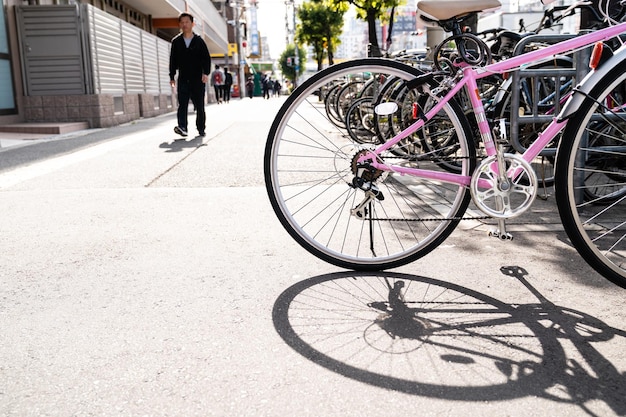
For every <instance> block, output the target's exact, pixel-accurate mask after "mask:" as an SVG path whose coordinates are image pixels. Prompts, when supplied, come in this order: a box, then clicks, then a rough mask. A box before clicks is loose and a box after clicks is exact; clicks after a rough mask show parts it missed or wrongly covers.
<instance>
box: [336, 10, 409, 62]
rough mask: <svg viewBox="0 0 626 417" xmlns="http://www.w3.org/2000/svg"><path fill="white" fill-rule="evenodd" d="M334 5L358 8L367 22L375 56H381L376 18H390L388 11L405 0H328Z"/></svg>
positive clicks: (357, 14) (382, 19)
mask: <svg viewBox="0 0 626 417" xmlns="http://www.w3.org/2000/svg"><path fill="white" fill-rule="evenodd" d="M328 1H329V2H330V4H332V5H333V6H337V7H339V6H340V5H342V4H345V3H348V4H352V5H354V7H355V8H356V16H357V18H359V19H361V20H365V21H366V22H367V32H368V39H369V43H370V44H371V47H372V55H373V56H381V55H382V54H381V52H380V46H379V45H378V37H377V36H376V20H377V19H380V20H381V21H387V20H389V16H388V14H387V11H388V10H389V9H392V8H394V7H397V6H399V5H400V4H402V3H403V0H328Z"/></svg>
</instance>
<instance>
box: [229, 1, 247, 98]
mask: <svg viewBox="0 0 626 417" xmlns="http://www.w3.org/2000/svg"><path fill="white" fill-rule="evenodd" d="M241 1H242V0H235V2H234V3H230V7H233V8H234V10H235V13H234V15H233V20H229V21H228V23H229V24H231V25H233V26H234V27H235V42H237V64H238V65H237V68H238V70H237V83H238V85H239V99H240V100H243V98H244V97H245V88H246V79H245V77H246V74H245V69H244V67H245V65H246V60H245V59H244V57H243V47H242V46H241V23H242V19H241V7H240V6H241V4H240V2H241Z"/></svg>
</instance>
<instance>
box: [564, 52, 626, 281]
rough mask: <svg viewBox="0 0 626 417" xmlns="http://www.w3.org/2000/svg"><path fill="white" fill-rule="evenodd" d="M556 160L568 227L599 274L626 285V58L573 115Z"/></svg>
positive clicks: (577, 247)
mask: <svg viewBox="0 0 626 417" xmlns="http://www.w3.org/2000/svg"><path fill="white" fill-rule="evenodd" d="M563 138H567V140H562V141H561V144H560V148H559V152H558V154H557V160H556V169H557V171H556V184H555V192H556V201H557V205H558V207H559V213H560V216H561V219H562V221H563V226H564V228H565V231H566V232H567V235H568V236H569V238H570V240H571V242H572V244H573V245H574V247H576V249H577V250H578V252H579V253H580V255H581V256H582V257H583V258H584V259H585V261H587V262H588V263H589V265H591V267H593V268H594V269H595V270H596V271H597V272H599V273H600V274H601V275H603V276H604V277H605V278H607V279H609V280H610V281H612V282H614V283H615V284H617V285H619V286H621V287H624V288H626V61H624V62H622V63H620V65H617V66H616V67H615V68H614V69H612V70H611V71H610V72H609V73H608V74H607V76H605V77H604V78H603V79H602V80H601V81H600V82H599V83H598V85H597V86H596V87H594V89H593V91H591V93H590V94H589V96H588V97H587V98H586V99H585V101H584V102H583V104H582V105H581V106H580V108H579V110H578V112H577V113H576V114H575V115H574V116H573V117H572V118H571V119H570V121H569V122H568V124H567V127H566V128H565V131H564V133H563Z"/></svg>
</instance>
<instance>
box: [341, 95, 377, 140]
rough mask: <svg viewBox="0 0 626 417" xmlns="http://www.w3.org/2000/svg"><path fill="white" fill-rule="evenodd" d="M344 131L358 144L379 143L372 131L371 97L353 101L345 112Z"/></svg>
mask: <svg viewBox="0 0 626 417" xmlns="http://www.w3.org/2000/svg"><path fill="white" fill-rule="evenodd" d="M346 130H347V131H348V134H349V135H350V137H351V138H352V139H354V141H356V142H358V143H373V144H378V143H380V138H379V137H378V136H377V135H376V131H375V129H374V105H373V103H372V98H371V97H363V98H359V99H357V100H355V101H354V102H353V103H352V105H351V106H350V108H349V109H348V111H347V112H346Z"/></svg>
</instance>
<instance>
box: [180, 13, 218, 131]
mask: <svg viewBox="0 0 626 417" xmlns="http://www.w3.org/2000/svg"><path fill="white" fill-rule="evenodd" d="M178 26H179V28H180V33H179V34H178V35H176V36H174V38H173V39H172V47H171V52H170V85H171V86H172V88H174V87H177V89H176V94H177V96H178V112H177V117H178V126H176V127H175V128H174V132H176V133H177V134H179V135H181V136H183V137H185V136H187V116H188V114H187V113H188V111H187V109H188V107H189V100H191V102H192V103H193V105H194V107H195V108H196V127H197V128H198V133H199V134H200V136H205V130H206V112H205V110H204V96H205V94H206V83H207V82H208V81H209V72H210V71H211V55H210V54H209V48H208V47H207V46H206V43H205V42H204V40H203V39H202V37H200V36H199V35H196V34H195V33H194V32H193V27H194V22H193V16H192V15H191V14H189V13H181V14H180V15H179V16H178ZM176 72H178V80H175V77H176Z"/></svg>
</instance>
